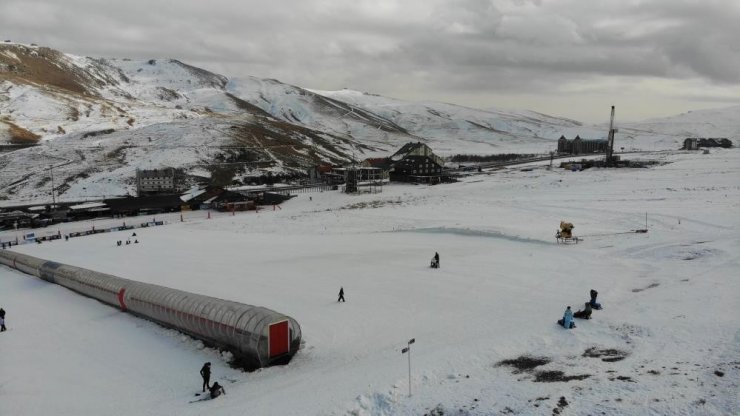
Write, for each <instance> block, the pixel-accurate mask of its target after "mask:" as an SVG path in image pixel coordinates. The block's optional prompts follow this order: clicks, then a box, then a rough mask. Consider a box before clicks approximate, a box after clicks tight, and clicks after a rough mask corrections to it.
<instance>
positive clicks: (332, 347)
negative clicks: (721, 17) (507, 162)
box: [0, 150, 740, 415]
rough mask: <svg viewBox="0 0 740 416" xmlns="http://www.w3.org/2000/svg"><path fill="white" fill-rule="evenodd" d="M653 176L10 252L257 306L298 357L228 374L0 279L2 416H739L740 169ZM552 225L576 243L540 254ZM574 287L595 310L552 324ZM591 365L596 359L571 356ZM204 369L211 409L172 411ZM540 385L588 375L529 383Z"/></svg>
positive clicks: (532, 182)
mask: <svg viewBox="0 0 740 416" xmlns="http://www.w3.org/2000/svg"><path fill="white" fill-rule="evenodd" d="M653 157H658V156H657V155H653ZM659 157H661V158H663V159H664V161H665V162H670V163H667V164H665V165H661V166H657V167H654V168H651V169H630V170H628V169H625V170H618V171H614V170H609V171H607V170H595V169H591V170H586V171H583V172H577V173H574V172H565V171H562V170H553V171H547V170H546V169H544V168H543V167H541V168H535V169H533V170H531V171H521V170H520V169H518V168H511V169H506V170H501V171H495V172H489V173H487V174H484V175H474V176H471V177H469V178H466V179H465V180H463V181H462V182H459V183H456V184H448V185H438V186H432V187H427V186H412V185H389V186H386V187H384V189H383V192H382V193H379V194H372V195H360V196H348V195H343V194H340V193H338V192H324V193H313V194H300V195H298V196H297V197H296V198H294V199H292V200H290V201H288V202H286V203H284V204H283V205H282V209H281V210H276V211H270V210H266V211H260V212H259V213H254V212H246V213H237V215H235V216H231V215H228V214H227V215H223V214H221V215H214V216H213V218H212V219H211V220H207V219H205V217H204V215H203V213H197V212H193V213H187V214H188V216H187V217H186V221H185V222H182V223H180V222H179V216H178V217H177V218H169V219H168V221H169V222H170V224H169V225H166V226H163V227H153V228H145V229H137V230H136V233H137V237H138V239H139V241H140V244H138V245H130V246H123V247H117V246H116V245H115V241H116V240H119V239H125V236H126V234H122V233H110V234H107V233H106V234H98V235H95V236H90V237H84V238H74V239H70V241H68V242H64V241H55V242H50V243H44V244H41V245H35V244H34V245H25V246H19V247H18V251H21V252H24V253H28V254H31V255H35V256H39V257H43V258H48V259H51V260H56V261H61V262H65V263H69V264H74V265H76V266H81V267H87V268H91V269H94V270H100V271H104V272H108V273H112V274H115V275H119V276H121V277H126V278H130V279H135V280H140V281H145V282H150V283H156V284H161V285H165V286H170V287H175V288H178V289H183V290H188V291H193V292H197V293H202V294H205V295H210V296H216V297H221V298H225V299H230V300H234V301H239V302H244V303H248V304H255V305H260V306H266V307H269V308H271V309H274V310H277V311H279V312H282V313H286V314H288V315H290V316H292V317H294V318H296V319H297V320H298V322H299V323H300V324H301V327H302V330H303V334H304V346H303V348H302V349H301V351H299V353H298V354H297V355H296V357H295V358H294V359H293V360H292V361H291V363H290V364H288V365H287V366H282V367H272V368H267V369H263V370H261V371H257V372H253V373H243V372H240V371H238V370H235V369H230V368H229V367H228V364H227V361H228V354H227V355H225V356H222V355H221V354H220V353H219V352H218V351H215V350H213V349H209V348H203V346H202V344H201V343H200V342H198V341H195V340H193V339H192V338H189V337H186V336H183V335H180V334H178V333H177V332H175V331H171V330H167V329H164V328H161V327H159V326H157V325H155V324H152V323H149V322H146V321H142V320H139V319H137V318H134V317H131V316H128V315H125V314H122V313H120V312H118V311H117V310H116V309H114V308H110V307H107V306H105V305H102V304H100V303H98V302H96V301H92V300H89V299H85V298H82V297H80V296H78V295H76V294H74V293H72V292H70V291H68V290H66V289H64V288H61V287H57V286H54V285H50V284H48V283H46V282H43V281H40V280H38V279H35V278H30V277H27V276H24V275H22V274H19V273H17V272H14V271H10V270H8V269H7V268H2V269H0V306H2V307H4V308H5V309H6V310H7V311H8V317H7V318H8V326H9V328H10V331H9V332H7V333H3V334H1V335H0V351H2V354H0V369H2V371H0V414H28V415H46V414H55V415H73V414H81V413H85V414H87V413H95V414H101V413H104V414H109V415H117V414H121V415H123V414H132V413H134V414H152V415H155V414H182V415H190V414H193V415H195V414H205V413H208V414H210V415H231V414H244V413H248V414H259V415H306V414H310V415H327V414H332V415H344V414H354V415H399V414H409V415H411V414H414V415H417V414H424V413H428V412H430V411H431V410H432V409H435V408H436V409H438V410H442V411H444V413H445V414H450V413H455V414H468V415H490V414H499V413H506V412H508V413H511V414H522V415H530V414H535V415H540V414H541V415H550V414H552V413H553V409H554V408H559V409H561V411H562V412H564V414H569V415H570V414H574V415H586V414H599V413H601V412H604V413H606V414H610V415H634V414H686V415H690V414H709V415H726V414H735V413H738V412H739V411H740V405H739V404H738V396H737V391H738V383H739V382H740V369H739V368H738V367H740V364H738V359H737V357H738V356H739V355H738V352H740V351H739V349H740V336H739V335H738V334H740V332H738V329H739V328H738V326H739V325H738V324H739V322H740V320H739V319H738V313H737V312H738V311H739V310H740V296H738V294H740V285H739V284H738V279H737V275H738V273H737V272H738V269H739V268H740V266H739V264H740V263H739V262H738V260H740V257H739V256H738V253H740V250H738V249H739V248H740V247H739V246H740V238H739V237H740V216H738V215H737V212H738V211H737V208H738V207H740V192H739V191H740V187H739V186H738V179H740V152H738V151H736V150H730V151H716V152H713V153H712V154H710V155H702V154H698V153H676V154H662V155H660V156H659ZM309 197H311V199H309ZM645 212H647V213H648V229H649V232H648V233H647V234H635V233H626V232H628V231H630V230H634V229H638V228H644V226H645ZM142 218H143V217H142ZM158 219H159V218H158ZM560 220H567V221H571V222H573V223H574V224H575V226H576V228H575V229H574V233H575V234H576V235H577V236H581V237H583V239H584V241H583V242H581V243H579V244H578V245H567V246H564V245H557V244H555V241H554V233H555V229H556V228H557V226H558V224H559V222H560ZM679 220H680V223H679ZM110 221H113V220H110ZM131 221H132V222H133V221H135V220H134V219H131ZM136 222H143V221H136ZM75 225H81V224H65V226H68V227H72V226H75ZM62 232H65V230H62ZM14 249H15V248H14ZM435 251H437V252H439V253H440V257H441V268H440V269H438V270H432V269H430V268H429V267H428V265H429V261H430V259H431V257H432V255H433V254H434V252H435ZM340 286H343V287H344V290H345V297H346V299H347V302H346V303H342V304H338V303H337V302H336V296H337V292H338V290H339V287H340ZM591 288H594V289H597V290H598V291H599V293H600V295H599V300H600V301H601V302H602V303H603V304H604V306H605V309H604V310H602V311H594V314H593V319H592V320H590V321H583V320H577V322H576V323H577V325H578V328H576V329H574V330H570V331H567V330H564V329H562V328H560V327H558V326H557V325H556V324H555V321H556V320H557V319H558V318H560V317H561V316H562V312H563V310H564V309H565V306H567V305H571V307H572V308H573V309H574V310H578V309H579V307H581V306H582V304H583V302H585V301H587V300H588V290H589V289H591ZM410 338H416V343H415V344H414V345H413V346H412V391H413V395H412V396H411V397H410V398H409V397H407V395H408V384H407V383H408V368H407V361H406V360H407V357H406V356H405V355H402V354H401V353H400V350H401V348H403V347H405V346H406V341H407V340H408V339H410ZM594 348H596V349H597V350H599V349H603V350H614V351H613V352H610V353H608V354H606V355H604V356H601V357H589V356H584V353H586V352H587V351H589V350H590V351H592V352H593V351H594ZM597 352H598V351H597ZM522 355H530V356H535V357H545V358H547V359H548V360H549V361H550V362H549V363H547V364H544V365H542V366H539V367H537V368H534V369H532V370H531V371H523V372H519V373H516V374H514V372H513V370H514V368H512V367H509V366H501V365H497V363H499V362H500V361H502V360H506V359H515V358H517V357H520V356H522ZM587 355H588V354H587ZM592 355H594V354H592ZM596 355H598V354H596ZM604 358H606V359H616V361H603V359H604ZM205 361H211V362H213V364H214V370H213V375H214V376H213V380H214V381H219V383H221V384H224V385H225V387H226V390H227V396H225V397H224V398H219V399H218V400H216V401H213V402H205V403H195V404H189V403H188V401H190V400H192V399H193V394H194V393H195V392H196V391H198V389H199V387H200V378H199V376H198V374H197V371H198V369H199V368H200V366H201V365H202V363H203V362H205ZM546 371H550V372H555V371H562V372H563V373H562V375H561V376H563V377H568V376H579V375H581V376H584V375H587V376H588V377H587V378H585V379H583V380H570V381H567V382H566V381H558V382H535V380H536V378H537V377H545V376H547V375H548V374H547V373H541V372H546ZM715 371H721V372H722V373H723V376H722V377H720V376H718V375H716V374H715ZM561 396H562V397H564V398H565V402H567V405H562V404H560V405H559V404H558V403H559V402H560V400H559V399H560V397H561Z"/></svg>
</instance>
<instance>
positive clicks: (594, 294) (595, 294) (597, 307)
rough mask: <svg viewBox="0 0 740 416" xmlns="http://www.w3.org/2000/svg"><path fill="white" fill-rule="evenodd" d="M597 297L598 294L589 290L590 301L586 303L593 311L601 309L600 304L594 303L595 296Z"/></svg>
mask: <svg viewBox="0 0 740 416" xmlns="http://www.w3.org/2000/svg"><path fill="white" fill-rule="evenodd" d="M598 295H599V292H597V291H595V290H593V289H591V300H590V301H588V303H590V304H591V307H592V308H594V309H601V304H600V303H597V302H596V296H598Z"/></svg>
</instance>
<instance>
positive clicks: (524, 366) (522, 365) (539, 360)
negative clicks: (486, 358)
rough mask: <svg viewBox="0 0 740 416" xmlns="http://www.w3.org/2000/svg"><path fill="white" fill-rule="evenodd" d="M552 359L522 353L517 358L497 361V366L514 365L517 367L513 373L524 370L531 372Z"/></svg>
mask: <svg viewBox="0 0 740 416" xmlns="http://www.w3.org/2000/svg"><path fill="white" fill-rule="evenodd" d="M550 361H552V360H551V359H549V358H547V357H531V356H528V355H521V356H519V357H517V358H511V359H508V360H501V361H499V362H498V363H496V367H502V366H507V367H513V368H514V369H515V370H514V371H513V373H514V374H519V373H522V372H530V371H532V370H534V369H535V368H537V367H539V366H542V365H545V364H547V363H549V362H550Z"/></svg>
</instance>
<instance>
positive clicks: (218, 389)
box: [209, 381, 226, 399]
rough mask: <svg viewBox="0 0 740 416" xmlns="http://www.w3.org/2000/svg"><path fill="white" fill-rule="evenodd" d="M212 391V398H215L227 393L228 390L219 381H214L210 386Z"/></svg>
mask: <svg viewBox="0 0 740 416" xmlns="http://www.w3.org/2000/svg"><path fill="white" fill-rule="evenodd" d="M209 390H210V392H211V399H215V398H216V397H218V396H220V395H222V394H226V390H224V386H222V385H220V384H218V381H216V382H214V383H213V386H211V388H209Z"/></svg>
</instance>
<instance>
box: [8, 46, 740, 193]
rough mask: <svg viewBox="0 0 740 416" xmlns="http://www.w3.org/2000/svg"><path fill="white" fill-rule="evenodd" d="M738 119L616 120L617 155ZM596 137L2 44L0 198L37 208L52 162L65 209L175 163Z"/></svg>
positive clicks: (178, 67) (493, 149) (288, 160)
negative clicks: (7, 149)
mask: <svg viewBox="0 0 740 416" xmlns="http://www.w3.org/2000/svg"><path fill="white" fill-rule="evenodd" d="M607 112H608V108H607V109H605V114H607ZM737 112H738V107H731V108H728V109H722V110H716V111H701V112H699V111H697V112H693V113H689V114H685V115H681V116H677V117H673V118H667V119H663V120H654V121H650V122H645V123H637V124H625V125H621V124H619V123H617V127H618V128H619V129H620V132H619V133H618V135H617V138H616V142H615V143H616V147H617V148H621V147H623V148H624V149H625V150H635V149H647V150H661V149H676V148H678V147H680V145H681V142H682V141H683V139H684V138H686V137H689V136H691V137H696V136H698V137H729V138H731V139H735V140H736V141H737V137H738V136H740V131H738V122H737V120H738V118H737V117H735V115H736V114H737ZM605 118H606V117H605ZM617 120H618V118H617ZM607 130H608V127H607V125H606V124H604V125H599V126H588V125H583V124H582V123H579V122H577V121H573V120H567V119H562V118H557V117H552V116H547V115H544V114H539V113H535V112H531V111H502V110H477V109H472V108H467V107H462V106H457V105H452V104H444V103H414V102H405V101H401V100H397V99H392V98H386V97H381V96H377V95H373V94H367V93H360V92H356V91H351V90H342V91H334V92H327V91H321V92H317V91H311V90H307V89H304V88H300V87H297V86H292V85H288V84H284V83H281V82H279V81H276V80H271V79H259V78H254V77H243V78H234V79H227V78H226V77H224V76H221V75H217V74H213V73H210V72H208V71H205V70H202V69H200V68H196V67H192V66H190V65H187V64H185V63H182V62H180V61H178V60H174V59H128V58H116V59H111V58H89V57H80V56H74V55H69V54H65V53H62V52H60V51H56V50H53V49H50V48H45V47H39V46H31V45H21V44H15V43H2V44H0V150H2V149H1V148H2V147H3V145H7V144H20V145H33V144H38V146H35V147H31V148H26V149H24V150H17V151H14V152H12V153H4V154H3V153H0V201H10V202H21V201H33V202H42V203H43V202H48V196H47V195H46V191H40V190H39V188H41V187H47V185H46V184H47V182H49V181H50V176H51V175H50V172H49V167H50V166H53V167H54V169H60V176H59V178H58V183H59V184H61V188H60V189H59V191H60V198H61V199H63V200H64V199H66V200H73V199H79V198H87V197H93V196H94V197H97V196H100V195H107V196H111V195H125V194H126V193H131V191H132V183H133V176H132V174H133V172H135V170H136V169H137V168H153V167H175V168H180V169H182V170H183V171H184V172H185V173H186V175H188V178H189V180H190V181H191V182H196V181H200V182H208V181H209V180H210V179H209V178H211V179H212V178H213V172H214V171H219V173H218V176H219V177H221V176H228V175H231V176H230V177H229V178H227V179H231V180H232V181H234V182H237V183H240V182H243V181H245V180H246V178H248V177H250V176H251V177H254V176H259V175H264V174H267V173H268V172H270V173H272V174H278V175H279V174H285V175H293V174H296V173H301V172H305V170H306V168H308V167H312V166H314V165H316V164H318V163H345V162H348V161H350V160H352V159H354V160H361V159H364V158H367V157H378V156H387V155H389V154H392V153H393V152H395V151H396V150H397V149H398V148H400V147H401V146H402V145H404V144H405V143H407V142H409V141H423V142H425V143H427V144H429V145H430V147H431V148H432V149H433V150H434V151H435V152H436V153H437V154H439V155H441V156H450V155H453V154H458V153H466V154H485V155H489V154H495V153H515V152H517V153H518V152H523V153H547V152H549V151H551V150H553V149H554V148H555V140H557V138H559V137H560V136H561V135H565V136H566V137H568V138H570V139H572V138H574V137H575V136H576V135H580V136H581V137H583V138H584V139H603V138H605V137H606V132H607ZM124 149H125V150H124ZM164 163H168V164H170V165H169V166H163V165H162V164H164ZM0 203H2V202H0Z"/></svg>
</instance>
